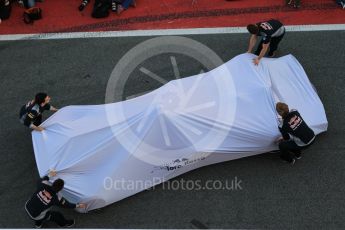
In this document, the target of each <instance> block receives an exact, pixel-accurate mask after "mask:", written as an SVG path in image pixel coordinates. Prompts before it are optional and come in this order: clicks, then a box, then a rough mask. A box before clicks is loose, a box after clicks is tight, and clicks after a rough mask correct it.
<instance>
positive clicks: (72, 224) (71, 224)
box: [63, 220, 75, 228]
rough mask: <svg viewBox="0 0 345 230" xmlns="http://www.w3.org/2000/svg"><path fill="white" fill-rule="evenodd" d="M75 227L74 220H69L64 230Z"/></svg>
mask: <svg viewBox="0 0 345 230" xmlns="http://www.w3.org/2000/svg"><path fill="white" fill-rule="evenodd" d="M74 225H75V221H74V220H67V224H65V225H64V226H63V227H64V228H72V227H73V226H74Z"/></svg>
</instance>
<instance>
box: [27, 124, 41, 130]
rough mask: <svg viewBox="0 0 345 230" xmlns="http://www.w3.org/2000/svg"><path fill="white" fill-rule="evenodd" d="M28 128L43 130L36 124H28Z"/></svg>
mask: <svg viewBox="0 0 345 230" xmlns="http://www.w3.org/2000/svg"><path fill="white" fill-rule="evenodd" d="M30 128H31V129H33V130H36V131H39V132H41V131H43V130H44V128H43V127H40V126H36V125H34V124H31V125H30Z"/></svg>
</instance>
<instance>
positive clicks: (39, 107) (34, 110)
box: [19, 93, 58, 131]
mask: <svg viewBox="0 0 345 230" xmlns="http://www.w3.org/2000/svg"><path fill="white" fill-rule="evenodd" d="M50 99H51V98H50V97H49V96H48V95H47V94H46V93H38V94H36V96H35V99H34V100H32V101H29V102H28V103H26V105H23V106H22V108H21V109H20V112H19V119H20V122H21V123H23V124H24V125H26V126H28V127H30V128H31V129H34V130H36V131H42V130H43V128H42V127H40V126H39V125H40V124H41V123H42V113H43V111H44V110H51V111H54V112H56V111H57V110H58V109H57V108H55V107H53V106H52V105H50V104H49V102H50Z"/></svg>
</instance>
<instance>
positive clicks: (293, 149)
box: [279, 140, 314, 162]
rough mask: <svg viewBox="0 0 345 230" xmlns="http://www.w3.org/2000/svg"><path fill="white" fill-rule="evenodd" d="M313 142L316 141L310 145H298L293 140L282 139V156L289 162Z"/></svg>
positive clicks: (280, 145) (280, 148)
mask: <svg viewBox="0 0 345 230" xmlns="http://www.w3.org/2000/svg"><path fill="white" fill-rule="evenodd" d="M313 143H314V141H313V142H311V143H310V144H309V145H306V146H303V147H301V146H298V145H297V144H296V143H295V142H294V141H293V140H287V141H282V142H280V143H279V150H280V158H282V159H283V160H285V161H287V162H292V160H293V159H294V157H296V156H298V155H300V154H301V151H302V150H303V149H306V148H308V147H309V146H310V145H311V144H313Z"/></svg>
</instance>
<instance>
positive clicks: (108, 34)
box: [0, 24, 345, 41]
mask: <svg viewBox="0 0 345 230" xmlns="http://www.w3.org/2000/svg"><path fill="white" fill-rule="evenodd" d="M285 27H286V31H292V32H299V31H326V30H327V31H337V30H345V24H324V25H294V26H285ZM240 33H248V32H247V29H246V27H218V28H192V29H159V30H128V31H105V32H104V31H102V32H72V33H44V34H9V35H0V41H16V40H47V39H74V38H112V37H141V36H163V35H165V36H166V35H170V36H171V35H203V34H240Z"/></svg>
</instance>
